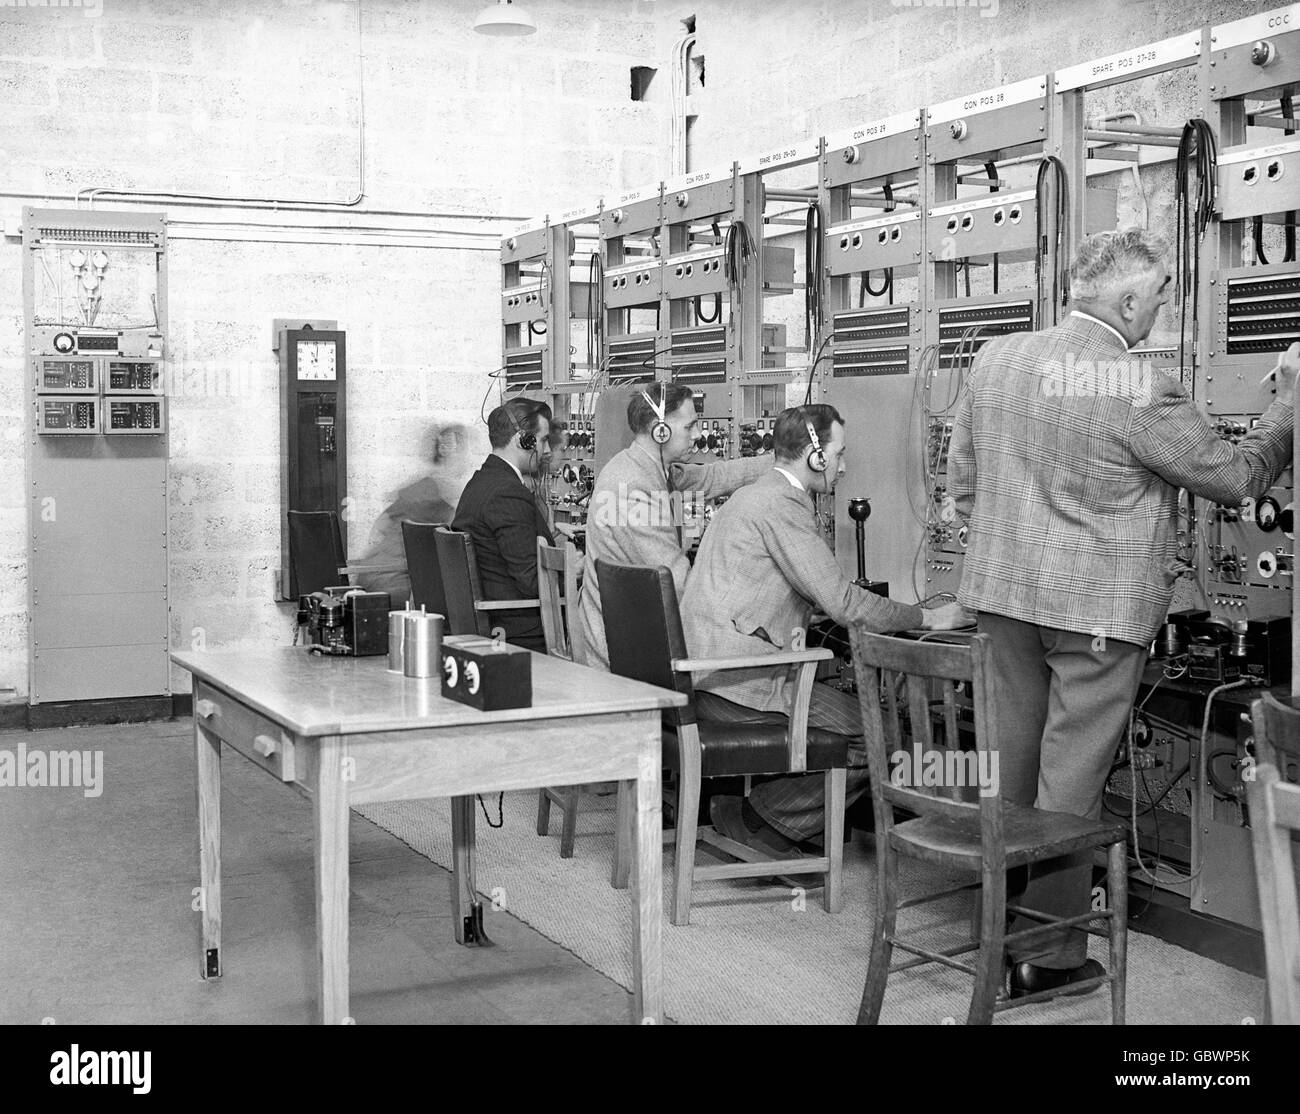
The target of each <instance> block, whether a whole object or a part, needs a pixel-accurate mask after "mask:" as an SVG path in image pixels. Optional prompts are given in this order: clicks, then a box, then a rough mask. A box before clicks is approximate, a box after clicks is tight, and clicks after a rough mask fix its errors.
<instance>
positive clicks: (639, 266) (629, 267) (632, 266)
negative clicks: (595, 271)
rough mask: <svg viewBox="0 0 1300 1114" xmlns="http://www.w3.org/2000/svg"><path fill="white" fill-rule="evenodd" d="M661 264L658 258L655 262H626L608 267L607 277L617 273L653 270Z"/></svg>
mask: <svg viewBox="0 0 1300 1114" xmlns="http://www.w3.org/2000/svg"><path fill="white" fill-rule="evenodd" d="M658 266H660V263H659V261H658V260H655V261H654V262H653V263H652V262H650V261H648V260H645V261H642V262H639V263H624V264H623V265H622V266H621V267H606V268H605V277H606V278H613V277H614V276H615V275H630V274H631V273H632V272H633V271H652V270H654V268H656V267H658Z"/></svg>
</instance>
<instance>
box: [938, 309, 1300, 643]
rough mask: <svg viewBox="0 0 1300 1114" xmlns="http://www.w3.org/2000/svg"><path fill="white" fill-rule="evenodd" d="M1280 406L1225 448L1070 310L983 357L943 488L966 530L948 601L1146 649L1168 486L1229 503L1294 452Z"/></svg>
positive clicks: (1174, 505)
mask: <svg viewBox="0 0 1300 1114" xmlns="http://www.w3.org/2000/svg"><path fill="white" fill-rule="evenodd" d="M1291 425H1292V405H1291V401H1290V399H1283V398H1279V399H1278V400H1277V401H1276V402H1274V403H1273V404H1272V405H1271V406H1270V407H1269V408H1268V410H1267V411H1265V413H1264V416H1263V417H1262V418H1261V419H1260V422H1259V424H1258V425H1257V426H1256V427H1255V429H1254V430H1252V431H1251V432H1250V434H1249V435H1248V436H1246V437H1244V438H1243V439H1242V440H1241V442H1240V443H1239V444H1237V445H1232V444H1230V443H1228V442H1227V441H1224V440H1222V439H1221V438H1220V437H1219V436H1218V435H1217V434H1215V432H1214V431H1213V430H1212V429H1211V428H1210V426H1209V424H1208V423H1207V422H1206V420H1205V418H1204V417H1202V415H1201V413H1200V411H1199V410H1198V409H1197V407H1196V405H1195V403H1193V401H1192V400H1191V398H1190V397H1189V396H1188V394H1187V391H1186V390H1185V389H1184V388H1183V386H1182V384H1181V383H1179V382H1178V380H1177V379H1175V378H1174V377H1172V376H1171V375H1168V374H1167V373H1165V372H1163V371H1160V370H1158V369H1155V368H1149V367H1144V366H1142V364H1141V362H1140V361H1138V360H1137V359H1136V358H1134V357H1131V356H1128V355H1127V354H1126V348H1125V344H1124V341H1123V340H1122V338H1121V337H1120V336H1119V335H1118V334H1117V333H1116V332H1115V331H1114V330H1113V329H1110V328H1109V327H1108V326H1106V325H1105V324H1103V323H1102V322H1100V321H1097V320H1096V319H1094V318H1091V317H1087V316H1084V315H1081V314H1072V315H1071V316H1069V317H1068V318H1066V320H1065V321H1063V322H1062V323H1061V324H1060V325H1057V326H1056V327H1055V328H1051V329H1045V330H1043V331H1042V332H1038V333H1025V334H1018V335H1015V336H1010V337H1007V338H1005V339H1003V340H1001V341H999V342H998V343H996V344H995V345H989V346H988V347H987V348H985V349H984V351H982V352H981V353H980V355H979V357H978V358H977V359H976V361H975V366H974V368H973V370H972V372H971V375H970V379H969V381H968V383H967V385H966V387H965V389H964V390H963V393H962V398H961V402H960V405H959V408H958V412H957V419H956V422H955V423H954V428H953V435H952V444H951V447H950V450H949V454H948V484H949V492H950V493H951V494H952V495H953V497H954V498H955V499H956V502H957V511H958V515H959V516H960V517H962V518H966V519H968V524H969V527H970V535H969V541H968V545H967V551H966V557H965V562H964V568H963V571H962V582H961V591H960V595H959V599H960V600H961V602H962V604H963V605H964V606H965V607H967V608H969V609H971V610H977V611H991V612H994V613H996V614H998V615H1006V616H1009V617H1010V618H1013V619H1021V620H1023V621H1025V622H1029V623H1037V624H1039V625H1040V626H1046V627H1054V628H1056V629H1058V630H1067V631H1075V632H1077V633H1081V634H1104V635H1105V636H1106V637H1107V638H1115V639H1119V640H1121V641H1123V642H1134V643H1137V644H1139V645H1146V644H1147V643H1148V642H1150V641H1151V639H1152V638H1154V637H1155V634H1156V631H1157V630H1158V629H1159V626H1160V623H1161V622H1162V621H1163V620H1164V618H1165V615H1166V614H1167V612H1168V610H1169V602H1170V599H1171V598H1172V596H1173V589H1174V581H1175V580H1176V579H1177V575H1178V572H1179V569H1180V567H1181V566H1180V562H1179V559H1178V551H1177V533H1178V488H1180V487H1185V488H1187V490H1188V491H1190V492H1191V493H1193V494H1194V495H1199V496H1203V497H1205V498H1207V499H1211V500H1213V501H1214V502H1216V503H1223V504H1227V505H1236V504H1238V503H1240V502H1241V500H1242V499H1244V498H1246V497H1248V496H1252V495H1259V494H1260V493H1261V492H1263V491H1264V490H1265V489H1266V488H1268V487H1269V486H1270V485H1271V484H1272V483H1273V482H1274V481H1275V480H1276V479H1277V477H1278V474H1279V473H1280V472H1281V471H1282V469H1283V468H1284V467H1285V466H1286V464H1287V462H1288V461H1289V460H1290V457H1291Z"/></svg>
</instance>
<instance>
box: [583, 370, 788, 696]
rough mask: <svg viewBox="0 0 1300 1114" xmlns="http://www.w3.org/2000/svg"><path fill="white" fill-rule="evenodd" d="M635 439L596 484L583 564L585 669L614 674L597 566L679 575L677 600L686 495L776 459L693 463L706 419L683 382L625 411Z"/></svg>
mask: <svg viewBox="0 0 1300 1114" xmlns="http://www.w3.org/2000/svg"><path fill="white" fill-rule="evenodd" d="M627 424H628V426H629V427H630V428H631V430H632V433H633V434H634V435H635V439H634V440H633V442H632V444H630V445H629V446H628V447H627V448H626V449H624V450H623V451H622V452H620V453H618V454H616V455H615V456H614V457H613V458H611V459H610V461H609V463H608V464H606V465H605V467H604V468H602V469H601V470H600V475H599V476H597V477H596V486H595V487H594V488H593V489H592V493H591V500H590V503H589V505H588V511H587V556H586V560H585V561H583V565H582V606H581V608H580V609H579V613H578V615H579V617H578V623H579V631H580V639H581V642H580V646H581V657H580V659H579V660H580V661H581V662H582V664H583V665H590V666H593V667H594V668H596V669H605V670H608V669H609V651H608V649H607V648H606V643H605V620H604V618H603V615H602V612H601V606H600V585H599V584H598V583H597V582H596V561H597V560H600V559H603V560H606V561H614V562H617V563H618V564H623V565H655V566H657V565H663V566H665V567H666V568H668V569H670V570H671V571H672V574H673V584H674V585H676V587H677V595H678V598H679V599H680V598H681V594H682V590H683V589H684V588H685V586H686V574H687V573H688V572H689V571H690V568H691V563H690V561H689V560H688V559H687V557H686V553H685V551H684V550H683V548H682V532H681V526H682V520H681V509H682V496H681V493H682V492H685V493H687V497H688V498H698V499H716V498H718V497H719V496H722V495H730V494H731V493H732V492H733V491H735V490H736V488H738V487H740V486H741V485H742V484H747V483H751V482H752V481H754V480H756V479H758V477H759V476H761V475H763V474H764V473H765V472H768V471H770V469H771V466H772V462H771V458H770V457H766V456H763V457H755V458H752V459H742V460H718V461H712V462H708V463H699V464H697V463H694V462H689V463H688V462H687V458H688V457H689V456H690V455H691V453H692V451H693V450H694V445H695V437H696V434H697V433H698V432H699V427H700V419H699V418H698V417H697V416H696V413H695V396H694V394H693V393H692V391H691V389H690V388H689V387H685V386H682V385H681V384H680V383H657V384H651V385H650V386H648V387H647V388H646V389H645V390H644V391H637V392H636V393H635V394H633V395H632V398H631V401H630V402H628V404H627Z"/></svg>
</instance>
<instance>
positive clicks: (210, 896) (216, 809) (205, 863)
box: [194, 684, 221, 979]
mask: <svg viewBox="0 0 1300 1114" xmlns="http://www.w3.org/2000/svg"><path fill="white" fill-rule="evenodd" d="M197 688H198V686H197V684H196V685H195V689H196V690H197ZM194 754H195V758H196V760H197V762H196V770H197V778H196V789H197V794H196V795H197V798H198V812H199V887H200V888H199V893H198V897H199V915H200V917H201V918H202V924H203V962H202V963H201V964H200V966H199V974H200V976H201V977H202V978H205V979H215V978H220V976H221V739H220V738H219V737H218V736H216V735H214V734H213V733H212V732H211V731H209V730H208V729H207V728H206V727H204V726H203V723H202V720H201V718H200V716H199V715H198V714H197V713H196V714H195V717H194Z"/></svg>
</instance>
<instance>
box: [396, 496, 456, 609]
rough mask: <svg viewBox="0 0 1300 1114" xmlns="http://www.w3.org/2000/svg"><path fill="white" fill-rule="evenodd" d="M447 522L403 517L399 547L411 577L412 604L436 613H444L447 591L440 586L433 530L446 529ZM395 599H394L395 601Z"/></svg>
mask: <svg viewBox="0 0 1300 1114" xmlns="http://www.w3.org/2000/svg"><path fill="white" fill-rule="evenodd" d="M447 526H448V524H447V523H446V522H414V521H412V520H410V519H403V520H402V548H403V549H404V550H405V552H406V568H407V571H408V573H409V574H410V577H411V600H410V602H411V605H412V606H414V607H423V608H424V609H425V610H426V611H429V612H432V613H433V614H435V615H444V616H445V615H446V614H447V595H446V593H445V592H444V591H443V587H442V571H441V569H440V567H439V565H438V545H437V536H436V532H437V531H438V530H445V529H447ZM394 602H397V601H394Z"/></svg>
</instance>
